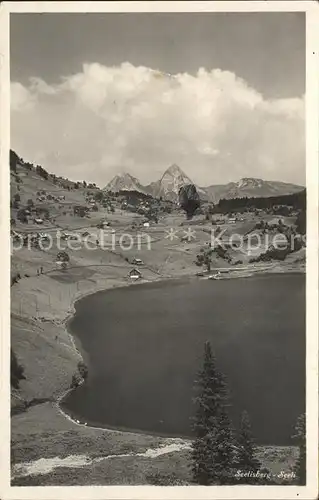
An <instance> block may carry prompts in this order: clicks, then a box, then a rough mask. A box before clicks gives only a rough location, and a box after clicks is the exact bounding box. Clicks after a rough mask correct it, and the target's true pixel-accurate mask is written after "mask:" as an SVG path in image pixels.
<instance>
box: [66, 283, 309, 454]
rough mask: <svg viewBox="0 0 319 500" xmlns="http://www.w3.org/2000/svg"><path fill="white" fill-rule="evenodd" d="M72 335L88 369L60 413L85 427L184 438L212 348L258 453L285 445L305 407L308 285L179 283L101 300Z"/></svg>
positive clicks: (112, 293)
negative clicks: (208, 348) (246, 419)
mask: <svg viewBox="0 0 319 500" xmlns="http://www.w3.org/2000/svg"><path fill="white" fill-rule="evenodd" d="M69 329H70V331H71V333H72V334H73V335H74V336H75V337H76V341H77V345H78V346H79V348H80V349H81V351H82V353H83V354H84V358H85V360H86V362H87V364H88V366H89V378H88V380H87V382H86V383H85V384H84V385H83V386H81V387H79V388H78V389H77V390H75V391H73V392H72V393H70V394H69V396H68V397H67V398H66V400H65V401H64V402H63V404H62V406H63V408H64V409H65V410H66V411H67V412H68V413H70V414H71V415H72V416H73V417H76V418H78V419H79V420H81V421H85V422H88V423H89V424H91V425H96V426H105V427H116V428H121V429H128V430H138V431H142V432H147V433H158V434H163V435H169V436H190V435H191V427H190V425H191V423H190V417H191V415H192V414H193V412H194V407H193V403H192V397H193V395H194V391H193V381H194V379H195V378H196V372H197V370H198V369H199V368H200V367H201V363H202V355H203V349H204V343H205V341H206V340H209V341H210V342H211V345H212V348H213V351H214V353H215V357H216V363H217V365H218V368H219V369H220V371H222V372H223V373H224V374H225V376H226V377H227V382H228V386H229V390H230V393H231V405H232V406H231V410H230V413H231V417H232V420H233V423H234V425H235V426H237V425H238V422H239V418H240V413H241V411H242V410H247V411H248V413H249V415H250V418H251V422H252V428H253V432H254V434H255V437H256V440H257V442H258V443H259V444H276V445H286V444H291V439H290V436H291V435H292V434H293V426H294V424H295V421H296V418H297V417H298V415H299V414H300V413H302V412H303V411H304V406H305V402H304V399H305V276H304V275H302V274H276V275H270V274H269V275H260V276H254V277H249V278H239V279H225V280H219V281H210V280H194V279H193V280H181V281H166V282H157V283H149V284H136V285H134V286H132V287H125V288H118V289H114V290H109V291H105V292H98V293H96V294H94V295H90V296H88V297H85V298H84V299H82V300H80V301H79V302H77V304H76V314H75V316H74V317H73V319H72V320H71V321H70V323H69Z"/></svg>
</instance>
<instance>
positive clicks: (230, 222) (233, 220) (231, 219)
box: [228, 217, 237, 224]
mask: <svg viewBox="0 0 319 500" xmlns="http://www.w3.org/2000/svg"><path fill="white" fill-rule="evenodd" d="M236 221H237V219H236V217H230V218H229V219H228V222H229V224H235V222H236Z"/></svg>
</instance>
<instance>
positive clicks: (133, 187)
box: [104, 164, 304, 203]
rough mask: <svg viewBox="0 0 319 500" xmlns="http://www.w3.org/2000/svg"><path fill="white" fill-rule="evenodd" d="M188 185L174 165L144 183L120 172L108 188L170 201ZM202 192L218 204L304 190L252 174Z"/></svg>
mask: <svg viewBox="0 0 319 500" xmlns="http://www.w3.org/2000/svg"><path fill="white" fill-rule="evenodd" d="M185 184H193V181H192V180H191V179H190V178H189V177H188V176H187V175H186V174H185V173H184V172H183V170H182V169H181V168H180V167H179V166H178V165H175V164H174V165H171V166H170V167H169V168H168V169H167V170H165V172H164V174H163V175H162V177H161V179H159V180H158V181H155V182H152V183H151V184H148V185H146V186H143V185H142V184H141V183H140V181H139V180H138V179H136V178H135V177H133V176H132V175H131V174H128V173H125V174H122V175H116V176H115V177H114V178H113V179H112V180H111V181H110V182H109V183H108V184H107V185H106V186H105V188H104V190H105V191H112V192H114V193H116V192H118V191H139V192H141V193H144V194H150V195H151V196H153V197H154V198H159V197H162V198H163V199H166V200H171V201H177V198H178V192H179V190H180V188H181V187H182V186H184V185H185ZM196 189H197V191H198V194H199V195H200V197H201V198H202V199H203V200H208V201H212V202H213V203H218V201H219V200H220V199H221V198H223V199H233V198H244V197H247V198H253V197H262V198H267V197H269V196H276V195H285V194H293V193H297V192H298V191H301V190H303V189H304V187H303V186H298V185H296V184H289V183H286V182H277V181H264V180H262V179H255V178H252V177H244V178H243V179H241V180H240V181H238V182H229V183H228V184H217V185H214V186H208V187H199V186H196Z"/></svg>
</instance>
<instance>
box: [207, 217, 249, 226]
mask: <svg viewBox="0 0 319 500" xmlns="http://www.w3.org/2000/svg"><path fill="white" fill-rule="evenodd" d="M244 220H245V219H244V218H243V217H235V216H232V217H219V218H214V219H213V223H216V224H221V225H222V224H236V222H243V221H244Z"/></svg>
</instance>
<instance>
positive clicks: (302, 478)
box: [293, 414, 306, 485]
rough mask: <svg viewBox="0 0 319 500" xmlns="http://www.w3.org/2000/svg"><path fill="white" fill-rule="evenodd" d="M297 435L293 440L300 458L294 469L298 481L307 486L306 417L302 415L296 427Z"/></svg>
mask: <svg viewBox="0 0 319 500" xmlns="http://www.w3.org/2000/svg"><path fill="white" fill-rule="evenodd" d="M295 432H296V434H295V435H294V436H293V438H294V439H295V440H296V442H297V445H298V447H299V457H298V459H297V462H296V465H295V467H294V472H295V474H296V478H297V481H298V483H299V484H300V485H305V484H306V416H305V415H304V414H302V415H300V416H299V417H298V419H297V423H296V426H295Z"/></svg>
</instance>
